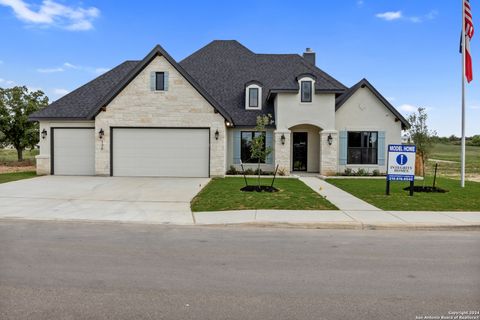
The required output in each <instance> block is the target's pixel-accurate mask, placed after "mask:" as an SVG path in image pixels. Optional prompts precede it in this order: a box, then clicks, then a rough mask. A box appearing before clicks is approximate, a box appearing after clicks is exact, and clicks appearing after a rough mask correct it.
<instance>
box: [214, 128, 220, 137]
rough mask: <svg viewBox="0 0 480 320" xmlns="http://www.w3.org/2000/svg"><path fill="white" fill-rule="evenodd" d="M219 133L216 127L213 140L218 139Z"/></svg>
mask: <svg viewBox="0 0 480 320" xmlns="http://www.w3.org/2000/svg"><path fill="white" fill-rule="evenodd" d="M219 135H220V133H219V132H218V129H217V131H215V140H218V136H219Z"/></svg>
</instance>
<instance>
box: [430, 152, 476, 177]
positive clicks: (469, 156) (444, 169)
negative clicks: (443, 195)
mask: <svg viewBox="0 0 480 320" xmlns="http://www.w3.org/2000/svg"><path fill="white" fill-rule="evenodd" d="M465 154H466V160H465V163H466V165H465V172H466V176H467V177H468V178H470V179H471V180H473V181H480V147H474V146H467V147H466V152H465ZM435 160H440V161H435ZM445 161H447V162H445ZM435 163H438V174H439V175H440V176H444V177H451V178H456V179H458V178H459V177H460V146H459V145H453V144H444V143H437V144H435V145H434V148H433V150H432V155H431V156H430V161H428V163H427V168H426V170H427V174H428V175H433V171H434V166H435Z"/></svg>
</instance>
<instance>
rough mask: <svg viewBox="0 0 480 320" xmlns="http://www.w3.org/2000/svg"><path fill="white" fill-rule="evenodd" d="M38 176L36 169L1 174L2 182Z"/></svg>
mask: <svg viewBox="0 0 480 320" xmlns="http://www.w3.org/2000/svg"><path fill="white" fill-rule="evenodd" d="M36 176H37V174H36V173H35V171H26V172H12V173H2V174H0V183H5V182H11V181H16V180H22V179H29V178H33V177H36Z"/></svg>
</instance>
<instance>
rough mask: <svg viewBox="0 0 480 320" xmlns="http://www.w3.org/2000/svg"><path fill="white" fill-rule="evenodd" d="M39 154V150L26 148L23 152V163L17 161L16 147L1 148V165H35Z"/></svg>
mask: <svg viewBox="0 0 480 320" xmlns="http://www.w3.org/2000/svg"><path fill="white" fill-rule="evenodd" d="M36 155H38V150H37V149H35V150H25V151H24V152H23V159H24V161H23V162H22V163H19V162H18V161H17V150H15V149H0V165H6V166H17V165H19V164H20V165H22V166H25V165H35V156H36Z"/></svg>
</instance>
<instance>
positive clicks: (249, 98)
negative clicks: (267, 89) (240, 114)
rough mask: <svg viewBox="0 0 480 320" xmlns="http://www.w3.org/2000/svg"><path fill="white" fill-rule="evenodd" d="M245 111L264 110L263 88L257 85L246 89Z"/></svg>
mask: <svg viewBox="0 0 480 320" xmlns="http://www.w3.org/2000/svg"><path fill="white" fill-rule="evenodd" d="M245 109H247V110H260V109H262V87H260V86H259V85H257V84H251V85H249V86H247V87H246V88H245Z"/></svg>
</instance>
